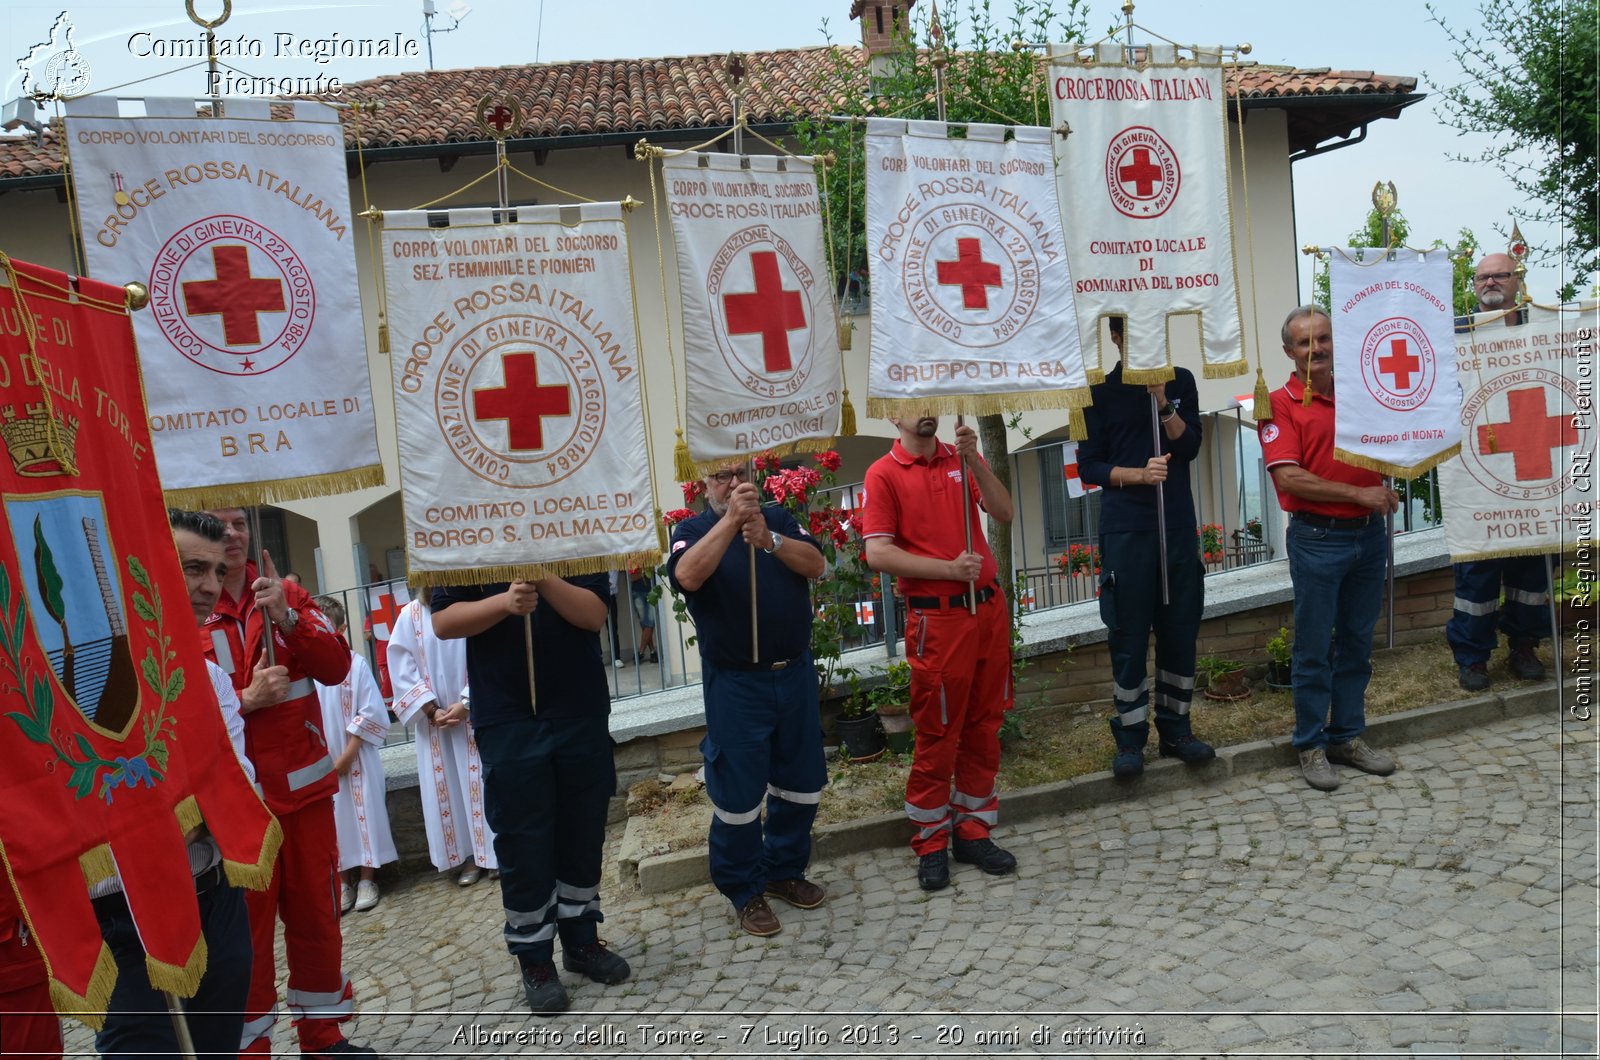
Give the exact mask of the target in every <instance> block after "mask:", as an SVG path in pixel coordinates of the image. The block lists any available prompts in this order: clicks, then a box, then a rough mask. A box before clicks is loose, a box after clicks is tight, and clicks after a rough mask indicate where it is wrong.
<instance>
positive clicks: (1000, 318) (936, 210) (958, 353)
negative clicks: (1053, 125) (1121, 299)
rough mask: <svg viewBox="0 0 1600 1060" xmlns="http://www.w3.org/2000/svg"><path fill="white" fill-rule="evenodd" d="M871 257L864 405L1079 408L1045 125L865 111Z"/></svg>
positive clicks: (1082, 388)
mask: <svg viewBox="0 0 1600 1060" xmlns="http://www.w3.org/2000/svg"><path fill="white" fill-rule="evenodd" d="M952 128H956V129H958V130H959V129H962V128H964V129H965V132H966V137H965V138H964V139H951V137H950V131H951V129H952ZM1008 132H1009V133H1011V135H1010V136H1009V137H1008V136H1007V133H1008ZM867 257H868V259H869V261H870V262H871V265H872V356H871V361H870V365H869V367H868V376H867V379H868V388H867V411H868V412H869V413H870V414H872V415H874V416H891V415H901V414H904V415H918V414H920V413H923V412H925V411H932V412H959V413H973V414H984V413H991V412H1002V411H1007V410H1012V409H1039V408H1071V407H1079V408H1081V407H1083V406H1084V405H1087V404H1088V403H1089V381H1088V378H1087V377H1086V376H1085V375H1084V370H1083V356H1082V353H1081V351H1080V350H1079V347H1078V327H1077V321H1076V318H1075V317H1074V315H1073V310H1072V275H1071V271H1070V269H1069V266H1068V264H1067V255H1066V249H1065V246H1064V242H1063V238H1062V234H1061V211H1060V208H1059V207H1058V206H1057V204H1056V193H1055V181H1054V175H1053V166H1052V163H1051V158H1050V130H1049V129H1038V128H1031V127H1027V126H1016V127H1014V128H1008V127H1007V126H1003V125H977V124H973V125H967V126H964V127H962V126H954V127H952V126H950V125H947V124H945V123H944V122H935V121H897V120H889V119H883V118H871V119H868V121H867Z"/></svg>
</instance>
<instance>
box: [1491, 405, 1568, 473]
mask: <svg viewBox="0 0 1600 1060" xmlns="http://www.w3.org/2000/svg"><path fill="white" fill-rule="evenodd" d="M1506 404H1508V405H1509V406H1510V407H1511V415H1510V417H1509V418H1508V419H1507V421H1506V422H1504V423H1489V424H1486V425H1484V426H1481V427H1479V428H1478V451H1479V452H1480V453H1510V454H1511V459H1512V466H1513V467H1514V468H1515V469H1516V476H1517V481H1519V482H1537V481H1539V480H1540V479H1547V478H1551V477H1553V476H1554V475H1555V462H1554V460H1552V459H1551V451H1552V450H1555V449H1559V448H1560V447H1562V446H1565V445H1576V444H1578V428H1577V427H1576V426H1575V425H1574V424H1573V422H1572V418H1571V417H1570V416H1551V415H1547V414H1546V411H1545V409H1546V406H1545V388H1544V387H1540V386H1534V387H1524V388H1523V389H1521V390H1513V391H1511V392H1510V393H1508V394H1507V395H1506Z"/></svg>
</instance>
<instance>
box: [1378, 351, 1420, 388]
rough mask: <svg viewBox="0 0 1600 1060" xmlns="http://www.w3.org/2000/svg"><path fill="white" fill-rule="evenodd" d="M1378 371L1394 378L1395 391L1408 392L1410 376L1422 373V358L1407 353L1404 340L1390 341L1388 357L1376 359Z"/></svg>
mask: <svg viewBox="0 0 1600 1060" xmlns="http://www.w3.org/2000/svg"><path fill="white" fill-rule="evenodd" d="M1378 371H1380V372H1382V373H1384V374H1385V375H1392V376H1394V388H1395V390H1397V391H1406V390H1410V389H1411V376H1412V374H1413V373H1416V372H1420V371H1422V358H1420V357H1418V356H1417V355H1416V354H1414V353H1409V352H1407V350H1406V340H1405V339H1403V338H1396V339H1391V340H1389V353H1388V355H1387V356H1385V357H1379V358H1378Z"/></svg>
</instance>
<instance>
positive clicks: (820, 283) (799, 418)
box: [661, 152, 841, 471]
mask: <svg viewBox="0 0 1600 1060" xmlns="http://www.w3.org/2000/svg"><path fill="white" fill-rule="evenodd" d="M661 168H662V173H663V176H664V177H665V180H666V185H667V205H668V208H669V209H670V211H671V214H672V237H673V242H674V244H675V249H676V251H677V256H678V289H679V291H680V293H681V296H682V298H683V347H684V365H685V368H684V375H685V379H686V389H687V390H688V394H687V403H688V417H687V420H688V431H687V433H688V438H687V441H688V443H689V455H690V456H691V457H693V458H694V460H695V461H696V463H697V464H698V466H699V467H700V469H701V470H702V471H704V470H708V469H710V467H711V466H712V465H716V464H719V463H721V462H723V461H725V460H727V459H728V458H729V457H741V456H746V455H749V454H752V453H759V452H765V451H769V450H770V451H772V452H775V453H780V454H782V453H787V452H793V451H795V450H797V449H800V450H804V449H823V448H827V446H828V444H829V443H830V442H831V440H832V438H833V436H834V435H835V434H836V433H838V429H839V409H840V403H839V390H840V386H841V384H840V381H839V370H840V355H839V318H838V315H837V314H836V313H835V311H834V305H833V283H834V281H833V277H832V273H831V271H830V270H829V268H828V257H827V253H826V251H825V249H824V244H823V234H822V209H821V206H820V205H819V203H818V199H817V177H816V171H815V168H814V164H813V162H812V160H811V159H809V158H780V157H776V156H771V155H747V156H746V155H727V154H706V153H701V152H691V153H689V154H682V155H672V156H668V157H667V158H665V159H664V160H663V161H662V165H661Z"/></svg>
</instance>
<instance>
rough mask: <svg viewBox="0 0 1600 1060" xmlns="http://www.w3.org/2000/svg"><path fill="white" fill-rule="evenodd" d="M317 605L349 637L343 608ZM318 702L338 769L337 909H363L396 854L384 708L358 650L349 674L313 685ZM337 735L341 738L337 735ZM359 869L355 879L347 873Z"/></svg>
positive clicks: (326, 601)
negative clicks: (387, 778) (385, 754)
mask: <svg viewBox="0 0 1600 1060" xmlns="http://www.w3.org/2000/svg"><path fill="white" fill-rule="evenodd" d="M317 606H318V607H320V608H321V609H322V613H323V614H324V615H326V616H328V621H330V622H332V623H333V624H334V626H335V627H337V629H338V630H339V633H340V635H341V636H344V637H345V639H346V642H347V643H348V641H349V636H348V632H347V627H346V622H345V613H344V607H343V605H342V604H340V602H339V601H338V600H337V599H335V598H333V597H331V596H323V597H318V598H317ZM317 699H318V700H319V701H321V703H322V731H323V733H324V734H325V735H326V738H327V741H328V753H329V754H331V755H332V756H333V767H334V770H335V771H336V772H338V774H339V790H338V792H337V793H336V794H335V795H334V797H333V818H334V828H335V831H336V833H337V835H338V838H339V872H340V873H341V879H340V884H339V908H340V910H341V911H342V912H346V913H348V912H350V910H352V909H354V910H356V911H357V912H365V911H366V910H368V909H371V908H372V907H373V906H375V905H377V904H378V880H377V870H378V866H380V865H387V864H388V863H389V862H391V861H396V860H398V859H399V854H397V853H396V852H395V847H394V836H393V834H392V833H391V832H390V829H389V807H388V803H387V801H386V795H387V792H386V789H385V785H384V778H383V759H382V758H381V757H380V756H379V753H378V752H379V749H380V748H382V747H383V741H384V737H386V736H387V735H388V734H389V710H388V708H387V707H385V706H384V705H383V694H382V693H381V692H379V691H378V682H377V680H376V679H375V678H374V677H373V676H372V668H371V667H370V666H369V665H368V664H367V660H366V658H365V657H364V656H363V655H362V654H361V653H359V652H355V651H352V652H351V653H350V674H349V676H347V677H346V678H345V679H344V681H343V682H341V683H340V684H337V685H324V684H320V683H318V684H317ZM341 736H342V737H343V739H341V738H340V737H341ZM358 870H359V873H360V879H359V881H358V880H356V879H354V878H353V877H354V876H355V875H356V873H357V871H358Z"/></svg>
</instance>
